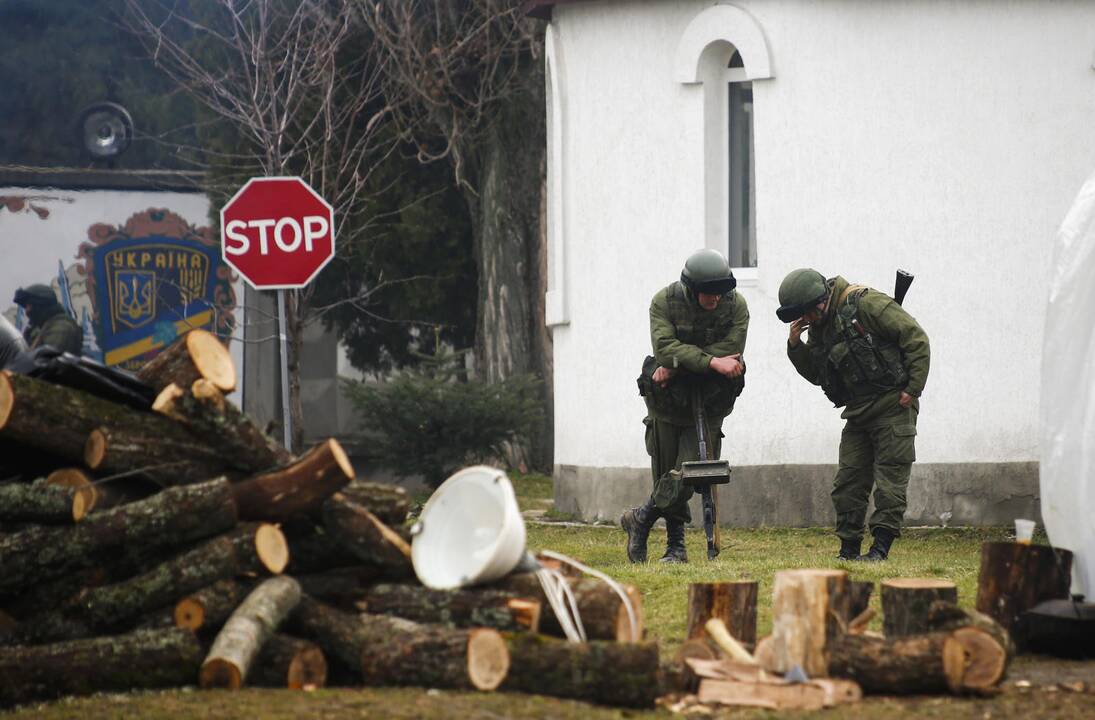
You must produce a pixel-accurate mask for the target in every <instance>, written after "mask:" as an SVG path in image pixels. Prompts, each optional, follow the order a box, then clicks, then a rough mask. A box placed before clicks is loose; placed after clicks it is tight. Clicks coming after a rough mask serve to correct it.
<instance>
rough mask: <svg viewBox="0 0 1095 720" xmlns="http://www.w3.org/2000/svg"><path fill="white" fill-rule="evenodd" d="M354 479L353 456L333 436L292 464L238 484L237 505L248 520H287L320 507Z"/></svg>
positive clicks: (236, 491)
mask: <svg viewBox="0 0 1095 720" xmlns="http://www.w3.org/2000/svg"><path fill="white" fill-rule="evenodd" d="M353 479H354V468H353V465H352V464H350V459H349V458H348V457H347V456H346V453H345V451H344V450H343V449H342V446H341V445H339V444H338V441H337V440H335V439H333V438H332V439H330V440H327V441H326V442H322V443H320V444H318V445H316V446H315V447H313V448H312V449H311V450H309V451H308V452H306V453H305V454H304V455H302V456H300V458H298V459H297V460H295V461H294V462H293V463H292V464H290V465H287V466H285V467H282V468H278V469H276V470H271V471H270V472H266V473H263V474H261V475H256V476H254V477H251V478H248V479H246V480H241V481H240V482H238V483H236V485H235V488H234V490H235V497H236V504H237V505H238V506H239V509H240V517H241V518H243V519H245V520H266V521H268V522H278V521H285V520H289V519H291V518H292V517H294V516H296V515H304V514H308V513H310V512H314V511H316V510H318V509H319V508H320V506H321V505H322V504H323V503H324V501H326V500H327V499H328V498H329V497H330V496H331V495H332V494H334V493H335V492H337V491H338V490H339V489H340V488H342V487H343V486H345V485H346V484H347V483H349V482H350V481H351V480H353Z"/></svg>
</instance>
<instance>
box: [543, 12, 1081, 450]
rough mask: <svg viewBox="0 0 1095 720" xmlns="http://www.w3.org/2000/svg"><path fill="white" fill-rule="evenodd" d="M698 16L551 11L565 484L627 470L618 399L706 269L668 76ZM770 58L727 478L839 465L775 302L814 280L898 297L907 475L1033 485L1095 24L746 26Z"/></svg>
mask: <svg viewBox="0 0 1095 720" xmlns="http://www.w3.org/2000/svg"><path fill="white" fill-rule="evenodd" d="M709 5H710V4H709V3H705V2H691V1H689V2H669V1H666V2H655V1H654V0H636V1H632V2H625V1H615V0H606V1H604V2H595V3H576V4H563V5H559V6H557V7H556V8H555V9H554V18H553V21H552V25H553V33H554V42H555V43H556V47H557V52H561V53H562V54H564V55H565V57H566V66H565V74H564V76H563V77H559V78H556V81H557V83H558V87H559V89H560V92H561V93H562V94H563V96H564V97H565V103H564V104H563V109H564V112H563V115H562V118H561V122H562V125H563V126H564V127H563V131H562V132H561V133H557V137H558V138H561V139H562V141H563V142H564V147H563V152H562V153H561V157H562V158H563V167H562V173H563V176H564V178H565V182H564V186H563V189H562V195H561V197H555V198H553V199H552V201H553V202H555V201H559V202H562V203H563V204H564V208H565V212H564V213H563V214H562V218H563V220H562V222H563V231H562V233H561V237H562V242H565V246H566V272H567V281H566V283H565V287H566V292H567V298H566V306H567V308H568V313H569V324H568V325H559V326H556V327H555V328H554V352H555V428H556V437H555V454H556V463H557V464H560V465H574V466H579V467H587V468H643V467H648V465H649V459H648V457H647V455H646V452H645V449H644V447H643V442H642V424H641V422H640V421H641V419H642V417H643V415H644V414H645V409H644V406H643V403H642V400H641V398H640V397H639V396H638V394H637V392H636V386H635V382H634V378H635V376H637V375H638V372H639V366H640V363H641V360H642V358H643V356H644V355H647V354H649V353H650V347H649V334H648V324H647V307H648V304H649V301H650V298H651V296H652V295H653V293H654V292H655V291H656V290H657V289H659V288H661V287H663V286H665V285H666V284H668V283H669V282H671V281H673V280H674V279H676V277H677V275H678V273H679V271H680V267H681V266H682V264H683V261H684V259H685V258H686V257H687V256H688V254H689V253H690V252H692V251H693V250H695V249H696V248H698V247H701V246H703V244H704V210H703V207H704V206H703V202H704V175H703V168H704V163H703V94H702V93H703V91H702V86H698V85H683V84H681V83H680V82H678V81H677V80H675V79H674V75H673V66H674V56H675V52H676V50H677V45H678V42H679V40H680V38H681V34H682V33H683V31H684V29H685V28H686V27H687V25H688V23H689V22H690V21H691V20H692V19H693V18H694V17H695V16H696V15H698V14H699V13H700V12H701V11H703V10H704V9H705V8H707V7H709ZM735 5H737V6H738V7H741V8H743V9H745V10H746V11H747V12H748V13H750V14H751V15H752V16H753V17H754V18H756V20H757V21H758V23H759V24H760V26H761V28H762V30H763V32H764V34H765V37H766V39H767V41H768V47H769V51H770V57H771V63H772V74H773V78H772V79H769V80H758V81H756V82H754V84H753V93H754V117H755V128H754V131H755V153H756V187H757V198H756V210H757V236H758V255H759V266H758V268H757V272H756V280H755V281H748V282H743V283H742V285H744V287H741V288H740V290H741V292H742V293H743V295H744V296H745V297H746V299H747V300H748V302H749V306H750V310H751V312H752V323H751V325H750V331H749V343H748V349H747V352H746V360H747V362H748V366H749V371H748V377H747V385H746V389H745V393H744V394H743V395H742V397H741V398H740V400H739V402H738V406H737V410H736V411H735V413H734V414H733V415H732V416H731V417H730V418H729V419H728V420H727V422H726V424H725V426H724V431H725V432H726V435H727V440H726V442H725V443H724V448H725V449H724V457H728V458H729V459H730V460H731V463H732V464H733V465H735V466H738V465H777V464H817V463H832V462H834V461H835V459H836V446H837V442H838V439H839V433H840V427H841V421H840V420H839V418H838V415H839V412H838V411H837V410H835V409H833V408H832V407H830V405H829V403H828V402H827V401H826V400H825V398H824V396H823V395H822V393H821V391H820V390H819V389H817V388H814V387H812V386H809V385H808V384H807V383H806V382H805V381H804V380H802V379H801V378H800V377H799V376H798V375H797V374H796V373H795V372H794V369H793V368H792V367H791V365H790V363H789V362H788V361H787V359H786V356H785V353H784V346H785V339H786V333H787V327H786V326H785V325H783V324H782V323H780V322H779V321H778V320H777V319H776V317H775V312H774V311H775V308H776V306H777V305H778V302H777V300H776V294H777V290H778V287H779V283H780V281H781V280H782V278H783V276H784V275H785V273H786V272H788V271H789V270H791V269H793V268H796V267H801V266H812V267H816V268H817V269H819V270H820V271H821V272H823V273H825V274H826V275H835V274H842V275H844V276H845V277H846V278H848V279H849V280H851V281H853V282H861V283H866V284H869V285H871V286H874V287H877V288H879V289H882V290H885V291H887V292H892V285H893V277H894V270H895V269H896V268H898V267H901V268H905V269H908V270H910V271H912V272H914V273H915V274H916V276H917V279H916V282H915V283H914V284H913V287H912V289H911V291H910V293H909V296H908V298H907V300H906V307H907V308H908V309H909V311H910V312H911V313H912V314H913V315H914V316H915V317H917V319H918V320H919V321H920V322H921V324H922V325H923V326H924V328H925V329H926V330H927V332H928V334H929V335H930V337H931V341H932V369H931V375H930V377H929V380H928V385H927V389H926V391H925V393H924V397H923V400H922V409H921V417H920V425H919V429H920V434H919V438H918V442H917V454H918V460H919V461H920V462H922V463H923V462H928V463H967V462H1012V461H1034V460H1036V459H1037V415H1038V396H1039V387H1038V371H1039V363H1040V357H1039V356H1040V348H1041V336H1042V327H1043V312H1044V311H1043V307H1044V300H1045V288H1046V279H1047V273H1048V264H1049V254H1050V250H1051V247H1052V239H1053V236H1054V232H1055V230H1056V227H1057V225H1058V224H1059V223H1060V221H1061V219H1062V218H1063V216H1064V213H1065V212H1066V210H1067V209H1068V206H1069V203H1070V201H1071V199H1072V198H1073V197H1074V195H1075V192H1076V190H1077V189H1078V187H1079V186H1080V184H1081V183H1082V181H1083V179H1084V178H1085V177H1086V176H1087V175H1088V174H1089V173H1090V172H1091V170H1092V168H1093V167H1095V131H1093V128H1095V71H1093V70H1092V60H1093V56H1095V4H1092V3H1084V2H1071V3H1066V2H1059V3H1038V2H1011V3H998V2H990V1H984V2H963V3H951V2H946V3H945V2H867V1H866V0H863V1H854V0H847V1H845V2H837V1H833V0H830V1H827V2H823V3H818V2H809V1H807V0H788V1H786V2H740V3H735Z"/></svg>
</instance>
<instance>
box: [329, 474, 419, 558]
mask: <svg viewBox="0 0 1095 720" xmlns="http://www.w3.org/2000/svg"><path fill="white" fill-rule="evenodd" d="M323 526H324V527H325V528H326V529H327V531H328V532H329V533H330V534H331V536H332V537H334V538H335V540H336V541H337V542H338V543H339V544H341V545H343V546H345V547H346V548H347V549H348V550H350V552H352V553H354V555H356V556H357V557H358V558H359V559H360V560H363V561H365V562H367V563H371V564H374V565H378V566H380V567H382V568H384V569H386V570H390V571H392V572H396V573H401V574H409V573H410V572H411V571H412V570H413V568H412V566H411V547H410V545H408V544H407V543H406V541H404V540H403V538H401V537H399V535H397V534H396V533H395V532H393V531H392V529H391V528H389V527H388V526H387V525H385V524H384V523H382V522H381V521H380V520H379V519H378V518H377V517H376V515H373V514H372V513H371V512H369V511H368V510H367V509H365V508H364V507H362V506H361V505H358V504H357V503H355V502H351V501H350V500H348V499H347V498H346V497H345V496H344V495H342V494H341V493H335V494H334V495H332V496H331V497H330V498H328V499H327V500H326V502H324V503H323Z"/></svg>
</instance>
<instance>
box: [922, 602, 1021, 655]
mask: <svg viewBox="0 0 1095 720" xmlns="http://www.w3.org/2000/svg"><path fill="white" fill-rule="evenodd" d="M970 626H973V627H975V628H978V629H980V630H983V631H985V632H987V633H988V634H989V635H991V636H992V638H993V639H994V640H995V641H996V642H997V643H999V644H1000V647H1002V648H1003V649H1004V651H1005V652H1006V653H1007V655H1008V659H1009V660H1010V659H1011V658H1013V657H1015V642H1014V641H1013V640H1012V638H1011V634H1010V633H1009V632H1008V631H1007V630H1005V629H1004V626H1003V625H1001V624H1000V623H998V622H996V621H995V620H994V619H992V618H991V617H989V616H988V615H986V614H985V613H982V612H977V611H976V610H967V609H965V608H960V607H958V606H957V605H955V604H953V603H949V602H944V601H942V600H940V601H936V602H934V603H932V605H931V607H930V608H928V627H929V629H931V630H933V631H935V630H957V629H958V628H963V627H970Z"/></svg>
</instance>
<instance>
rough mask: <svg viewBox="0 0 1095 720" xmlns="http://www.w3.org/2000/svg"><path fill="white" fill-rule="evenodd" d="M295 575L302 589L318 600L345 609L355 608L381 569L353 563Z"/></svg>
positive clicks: (378, 575)
mask: <svg viewBox="0 0 1095 720" xmlns="http://www.w3.org/2000/svg"><path fill="white" fill-rule="evenodd" d="M294 577H296V579H297V582H299V583H300V589H301V590H303V591H304V592H305V593H307V594H308V595H310V596H312V597H314V598H316V599H317V600H322V601H324V602H327V603H330V604H332V605H334V606H335V607H338V608H341V609H343V610H355V609H356V603H358V602H359V601H360V600H361V599H362V598H363V597H364V595H365V594H366V593H367V592H368V590H369V587H370V586H371V585H372V584H373V583H375V582H376V581H377V579H378V578H379V577H380V571H378V570H377V569H376V568H375V567H370V566H367V565H353V566H350V567H342V568H334V569H331V570H327V571H325V572H321V573H312V574H308V575H295V576H294Z"/></svg>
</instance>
